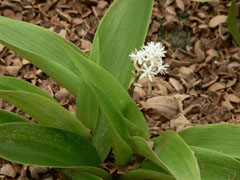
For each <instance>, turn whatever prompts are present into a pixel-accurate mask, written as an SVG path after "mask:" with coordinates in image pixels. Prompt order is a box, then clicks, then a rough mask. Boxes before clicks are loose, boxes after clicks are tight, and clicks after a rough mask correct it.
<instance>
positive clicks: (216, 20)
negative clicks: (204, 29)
mask: <svg viewBox="0 0 240 180" xmlns="http://www.w3.org/2000/svg"><path fill="white" fill-rule="evenodd" d="M226 22H227V16H225V15H217V16H215V17H213V18H212V19H211V20H210V21H209V24H208V26H209V27H210V28H215V27H217V26H219V25H220V24H222V23H226Z"/></svg>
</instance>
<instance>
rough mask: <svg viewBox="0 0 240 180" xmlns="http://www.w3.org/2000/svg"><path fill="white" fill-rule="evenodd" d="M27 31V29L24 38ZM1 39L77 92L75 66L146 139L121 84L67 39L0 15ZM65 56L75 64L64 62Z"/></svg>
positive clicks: (139, 116) (141, 120)
mask: <svg viewBox="0 0 240 180" xmlns="http://www.w3.org/2000/svg"><path fill="white" fill-rule="evenodd" d="M26 32H29V34H28V36H27V38H26V36H25V34H26ZM0 42H2V43H3V44H4V45H6V46H7V47H8V48H10V49H12V50H13V51H15V52H17V53H19V54H20V55H21V56H23V57H25V58H26V59H28V60H30V61H31V62H33V63H35V64H36V65H37V66H39V67H40V68H41V69H43V70H44V71H45V72H47V73H48V74H49V75H50V76H52V77H53V78H54V79H56V80H57V81H58V82H59V83H60V84H62V85H63V86H64V87H66V88H67V89H69V90H70V91H71V92H72V93H73V94H75V95H76V94H77V92H78V82H79V81H78V79H79V76H78V75H79V73H78V72H77V70H76V69H74V65H75V66H76V67H77V69H78V70H79V72H80V75H81V76H82V77H83V78H84V79H87V80H88V81H89V82H91V83H92V84H94V85H96V86H97V87H98V88H99V89H101V91H103V92H105V93H106V94H107V95H108V97H109V99H111V101H112V102H114V105H115V106H116V107H117V108H118V110H119V111H120V112H121V113H122V114H123V115H124V117H126V118H127V119H129V120H130V121H132V122H133V123H135V124H136V125H137V126H139V127H141V128H142V129H143V131H144V132H145V133H144V134H142V135H141V136H142V137H144V138H146V139H147V138H148V136H149V135H148V126H147V123H146V121H145V119H144V117H143V115H142V113H141V112H140V110H139V109H138V107H137V105H136V103H135V102H134V101H133V100H132V99H131V97H130V96H129V95H128V93H127V92H126V91H125V89H124V88H123V87H122V86H121V84H120V83H119V82H118V81H117V80H116V79H114V78H113V77H112V76H111V75H110V74H109V73H108V72H107V71H106V70H104V69H103V68H101V67H100V66H98V65H97V64H95V63H94V62H92V61H89V60H88V59H87V57H86V55H84V54H83V53H81V52H80V50H78V48H77V47H75V46H74V45H72V44H71V43H69V42H68V41H66V40H64V39H63V38H61V37H60V36H57V35H56V34H55V33H52V32H50V31H49V30H44V29H43V28H40V27H38V26H35V25H31V24H28V23H24V22H20V21H17V20H12V19H9V18H4V17H0ZM55 50H56V51H55ZM59 59H60V60H59ZM66 59H69V61H71V62H72V63H73V64H74V65H73V64H72V63H71V62H69V61H67V62H65V61H66ZM70 68H73V69H71V70H69V69H70ZM59 72H61V73H59ZM76 73H77V74H78V75H77V74H76Z"/></svg>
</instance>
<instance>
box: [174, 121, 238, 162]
mask: <svg viewBox="0 0 240 180" xmlns="http://www.w3.org/2000/svg"><path fill="white" fill-rule="evenodd" d="M179 135H180V136H181V137H182V138H183V139H184V141H185V142H186V143H187V144H188V145H190V146H196V147H201V148H207V149H212V150H215V151H219V152H222V153H225V154H228V155H231V156H233V157H237V158H239V157H240V151H239V150H238V149H239V148H240V141H239V136H240V126H239V125H233V124H211V125H203V126H195V127H192V128H188V129H186V130H183V131H181V132H179Z"/></svg>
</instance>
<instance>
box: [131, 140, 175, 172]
mask: <svg viewBox="0 0 240 180" xmlns="http://www.w3.org/2000/svg"><path fill="white" fill-rule="evenodd" d="M131 141H132V149H133V150H134V151H135V152H136V154H138V155H141V156H143V157H145V158H147V159H149V160H151V161H152V162H154V163H156V164H157V165H158V166H160V167H161V168H163V169H164V170H166V171H167V172H169V173H171V172H170V171H169V170H168V167H167V166H166V165H165V164H164V163H163V162H162V161H161V159H159V158H158V156H157V154H156V153H155V152H154V151H153V150H152V149H151V147H150V146H149V145H148V143H147V141H146V140H145V139H143V138H141V137H137V136H135V137H132V138H131Z"/></svg>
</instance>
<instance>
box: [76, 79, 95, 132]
mask: <svg viewBox="0 0 240 180" xmlns="http://www.w3.org/2000/svg"><path fill="white" fill-rule="evenodd" d="M76 115H77V118H78V119H80V120H81V122H82V123H83V124H84V125H85V126H86V127H88V128H90V129H92V130H94V129H95V127H96V125H97V120H98V116H99V105H98V102H97V100H96V97H95V95H94V94H93V92H92V90H91V88H89V86H88V85H87V84H86V83H85V82H84V81H82V82H81V83H80V84H79V89H78V96H77V112H76Z"/></svg>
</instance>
